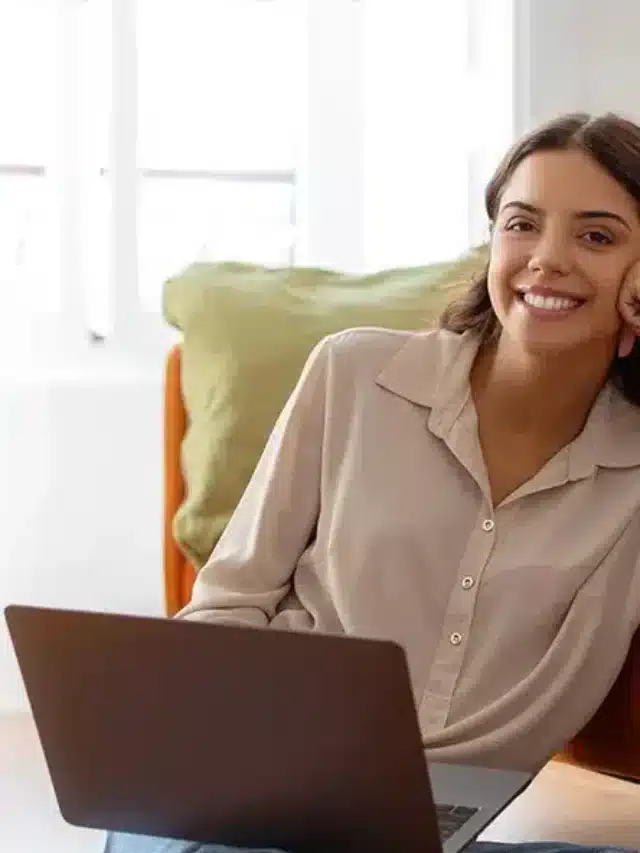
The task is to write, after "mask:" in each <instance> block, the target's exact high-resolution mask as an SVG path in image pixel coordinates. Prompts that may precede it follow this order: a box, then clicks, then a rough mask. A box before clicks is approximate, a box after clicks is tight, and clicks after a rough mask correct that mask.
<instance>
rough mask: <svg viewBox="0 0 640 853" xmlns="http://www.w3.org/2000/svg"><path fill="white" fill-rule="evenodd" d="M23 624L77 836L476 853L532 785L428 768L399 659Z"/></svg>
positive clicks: (385, 648)
mask: <svg viewBox="0 0 640 853" xmlns="http://www.w3.org/2000/svg"><path fill="white" fill-rule="evenodd" d="M5 615H6V619H7V624H8V626H9V632H10V635H11V638H12V642H13V645H14V648H15V651H16V654H17V658H18V662H19V666H20V669H21V672H22V677H23V680H24V683H25V687H26V690H27V694H28V697H29V702H30V705H31V709H32V712H33V716H34V719H35V723H36V727H37V729H38V733H39V737H40V741H41V744H42V748H43V752H44V755H45V758H46V762H47V765H48V769H49V773H50V776H51V780H52V783H53V787H54V790H55V794H56V797H57V801H58V805H59V808H60V811H61V814H62V816H63V817H64V818H65V820H67V821H68V822H69V823H71V824H74V825H78V826H83V827H92V828H96V829H105V830H116V831H124V832H130V833H134V834H143V835H152V836H160V837H167V838H180V839H184V840H186V841H195V842H201V843H207V842H209V843H214V842H215V843H219V844H228V845H235V846H240V847H248V848H252V847H259V848H261V849H263V850H264V849H266V848H274V849H278V850H285V851H290V853H327V851H329V850H330V851H331V853H363V851H366V853H389V851H390V850H393V851H395V853H458V851H460V850H463V849H464V847H465V846H466V845H468V844H469V843H470V842H471V841H473V840H474V839H475V838H476V836H477V835H478V834H479V833H480V832H481V831H482V830H483V829H484V828H485V827H486V826H487V825H488V824H489V823H490V822H491V821H492V820H493V819H494V818H495V817H496V815H498V814H499V813H500V812H501V811H502V810H503V809H504V808H505V807H506V806H507V805H508V803H510V802H511V801H512V800H513V799H514V798H515V797H516V796H517V795H518V794H519V793H520V792H521V791H522V790H523V789H524V788H525V787H526V786H527V785H528V783H529V782H530V781H531V778H532V776H531V774H527V773H521V772H511V771H501V770H489V769H482V768H477V767H458V766H450V765H444V764H433V763H432V764H430V766H429V767H427V763H426V761H425V757H424V751H423V746H422V740H421V735H420V730H419V726H418V718H417V714H416V709H415V705H414V701H413V695H412V691H411V686H410V681H409V672H408V667H407V661H406V656H405V653H404V651H403V649H402V648H401V647H400V646H399V645H396V644H395V643H393V642H389V641H384V640H373V639H356V638H353V637H344V636H330V635H324V634H317V633H297V632H296V633H294V632H288V631H281V630H273V631H269V630H267V631H265V630H261V629H258V628H249V627H236V626H229V625H227V626H225V625H214V624H206V623H199V622H189V621H181V620H170V619H163V618H152V617H136V616H124V615H114V614H106V613H89V612H80V611H70V610H59V609H46V608H36V607H26V606H15V605H13V606H9V607H8V608H7V609H6V611H5Z"/></svg>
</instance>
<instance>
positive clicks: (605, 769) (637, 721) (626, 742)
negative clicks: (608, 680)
mask: <svg viewBox="0 0 640 853" xmlns="http://www.w3.org/2000/svg"><path fill="white" fill-rule="evenodd" d="M564 756H565V757H566V758H567V759H568V760H569V761H571V762H572V763H575V764H580V765H582V766H583V767H588V768H590V769H592V770H597V771H599V772H602V773H609V774H611V775H613V776H621V777H624V778H628V779H635V780H637V781H640V630H639V631H638V633H637V634H636V636H635V638H634V640H633V642H632V644H631V648H630V650H629V656H628V657H627V661H626V663H625V665H624V668H623V670H622V672H621V673H620V675H619V677H618V680H617V681H616V683H615V685H614V686H613V688H612V690H611V692H610V693H609V695H608V697H607V698H606V700H605V701H604V703H603V705H602V707H601V708H600V709H599V711H598V712H597V714H596V715H595V716H594V717H593V719H592V720H591V722H590V723H589V724H588V725H587V726H586V727H585V728H584V729H583V731H582V732H581V733H580V734H579V735H578V736H577V737H576V738H575V739H574V740H573V741H572V742H571V743H570V744H569V745H568V747H567V749H566V751H565V754H564Z"/></svg>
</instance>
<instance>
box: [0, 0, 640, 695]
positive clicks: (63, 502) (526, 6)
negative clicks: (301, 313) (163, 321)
mask: <svg viewBox="0 0 640 853" xmlns="http://www.w3.org/2000/svg"><path fill="white" fill-rule="evenodd" d="M496 2H497V0H496ZM501 2H502V0H501ZM514 2H515V13H516V15H515V27H516V36H517V39H516V47H517V61H516V66H515V71H516V74H515V80H514V92H515V124H516V127H517V129H518V131H520V130H524V129H525V128H527V127H529V126H531V125H532V124H534V123H536V122H538V121H540V120H543V119H545V118H548V117H549V116H551V115H553V114H555V113H557V112H559V111H563V110H569V109H580V108H584V109H591V110H596V111H601V110H606V109H617V110H621V111H623V112H626V113H628V114H629V115H631V116H632V117H634V116H635V117H636V118H640V97H639V96H638V84H637V81H638V79H640V73H639V72H640V51H638V44H640V3H638V2H637V0H607V2H606V3H601V2H598V0H579V1H578V0H514ZM372 8H374V9H375V10H377V15H379V17H378V19H377V21H378V24H377V25H378V26H379V27H380V26H382V25H383V23H384V14H385V12H384V3H379V4H378V5H377V6H375V4H374V6H372ZM479 8H480V9H481V8H482V3H481V2H480V3H479ZM487 29H488V33H487V35H486V37H487V38H488V39H489V38H491V33H494V34H495V32H496V30H495V28H487ZM420 45H421V39H420V38H418V37H414V44H413V48H412V50H414V51H418V50H419V49H420ZM487 55H488V56H491V51H489V52H488V54H487ZM505 55H506V54H503V58H504V56H505ZM370 59H371V57H369V60H368V61H370ZM407 64H409V62H407ZM491 73H493V74H494V81H495V73H496V71H495V69H494V71H493V72H491ZM491 73H489V74H488V77H487V80H490V79H491ZM379 77H380V78H381V79H382V78H384V75H379ZM431 82H433V80H428V79H427V80H425V81H424V83H423V84H421V86H417V87H415V88H414V96H415V97H418V96H419V92H420V89H421V87H422V86H428V85H430V83H431ZM436 82H437V83H438V84H439V85H440V86H441V87H442V91H443V92H444V91H446V90H445V88H444V87H446V85H447V82H446V76H444V75H443V79H439V80H437V81H436ZM498 82H500V81H498ZM503 82H504V81H503ZM356 85H359V84H358V83H357V80H356V79H355V78H354V81H352V88H353V90H355V86H356ZM484 89H486V91H484ZM484 89H483V87H480V88H479V94H478V97H479V98H480V97H481V96H482V93H483V91H484V95H485V96H486V98H487V105H488V106H487V110H488V111H489V114H490V107H491V103H492V102H491V100H490V99H491V96H492V92H491V85H490V84H489V83H487V84H486V86H485V87H484ZM505 91H508V86H507V87H506V89H503V90H502V94H501V95H500V97H504V92H505ZM372 96H375V92H372V90H369V97H372ZM381 98H384V99H386V103H387V104H388V106H389V108H390V109H391V108H392V109H393V113H394V115H395V117H396V121H397V122H400V123H401V120H402V109H401V108H404V109H406V110H407V111H408V112H407V116H408V119H410V121H409V127H410V129H411V132H412V133H413V134H414V136H413V137H412V141H411V144H407V145H403V144H402V138H401V137H400V140H399V142H398V143H397V147H396V149H395V152H391V154H390V153H389V151H388V150H387V151H386V152H385V151H383V150H382V149H379V150H378V151H377V153H376V152H374V154H373V155H371V157H370V159H369V161H368V168H369V170H370V171H369V176H368V180H369V184H368V185H367V184H366V180H365V186H364V188H363V190H362V192H363V195H364V196H365V197H368V199H369V201H370V203H371V204H372V205H374V204H375V205H377V208H376V209H373V208H371V209H369V210H367V211H366V213H367V217H366V228H365V229H364V235H365V236H364V238H363V237H362V235H363V230H362V222H359V223H358V224H357V227H356V231H357V233H358V234H359V235H360V238H359V239H365V240H368V241H369V244H370V245H373V244H374V243H375V241H376V240H380V241H381V242H380V243H379V244H378V252H379V257H380V259H383V258H384V257H386V256H387V253H391V252H392V251H395V249H393V248H392V244H393V246H396V247H397V246H398V245H405V247H406V253H407V257H406V262H407V263H412V262H415V261H419V260H420V258H419V256H418V255H413V254H412V253H413V252H415V251H416V248H415V247H416V245H418V242H419V241H420V239H421V234H420V232H419V231H414V232H412V233H410V234H402V233H400V234H398V233H397V232H393V236H392V238H391V240H390V242H386V241H385V233H387V231H386V229H387V228H389V229H393V228H394V221H393V220H394V206H397V205H400V204H402V194H401V193H399V191H398V186H399V184H398V183H394V180H393V175H391V178H392V179H391V180H390V179H389V177H390V175H389V174H386V173H385V174H384V175H383V176H382V177H383V180H382V181H381V182H379V183H377V184H376V185H375V186H374V185H373V184H371V181H372V180H374V177H375V174H376V171H378V172H379V169H381V168H387V169H391V168H392V164H393V161H394V158H395V162H396V164H397V167H398V175H401V176H402V177H403V179H405V180H407V181H410V180H411V176H412V174H413V175H415V174H419V176H420V180H421V181H423V180H424V179H425V175H426V174H427V173H428V169H427V171H426V172H425V171H424V168H422V171H419V172H418V173H415V172H412V168H411V163H410V159H411V157H412V158H413V162H414V164H415V165H416V166H417V168H418V169H420V168H421V166H420V162H421V160H420V158H421V157H422V156H423V151H422V140H423V139H424V133H425V128H424V125H423V124H422V123H421V122H420V120H419V117H416V114H415V112H414V110H415V102H414V101H412V100H410V99H409V100H408V101H405V103H404V105H403V103H402V100H401V99H399V98H398V99H396V98H395V95H394V92H393V90H392V89H389V88H387V90H386V91H385V92H384V93H381ZM479 112H480V113H481V114H482V110H480V111H479ZM409 114H410V115H409ZM374 128H375V121H373V122H372V123H371V124H370V125H369V130H370V132H372V129H374ZM401 131H402V127H401V126H400V127H399V132H401ZM327 132H331V133H333V132H334V128H333V127H332V126H331V125H330V126H329V127H328V131H327ZM501 132H502V131H501ZM336 150H337V151H338V152H339V151H340V147H339V146H338V148H337V149H336ZM403 152H404V153H405V154H406V156H407V159H406V160H403V161H402V162H398V156H402V154H403ZM351 156H353V154H351ZM376 158H378V159H376ZM385 163H386V164H387V165H386V166H385V165H384V164H385ZM423 167H424V164H423ZM341 168H342V167H341ZM334 171H335V173H336V174H340V168H336V169H335V170H334ZM325 180H328V178H327V177H326V175H325ZM361 180H362V175H360V174H359V175H358V176H357V177H356V178H355V179H354V181H353V187H357V186H359V185H360V182H361ZM353 187H352V188H351V189H353ZM413 189H415V188H413ZM327 191H328V190H327ZM367 194H368V196H367ZM423 194H424V189H423V188H420V194H419V195H417V194H416V193H415V192H414V194H413V196H412V197H413V199H414V202H415V201H418V202H419V201H420V198H421V197H422V195H423ZM376 199H377V201H376ZM341 221H343V220H341ZM367 229H368V230H367ZM389 233H392V232H391V231H389ZM343 236H344V235H343ZM398 240H400V242H399V243H398V242H397V241H398ZM402 241H404V243H403V242H402ZM416 241H418V242H416ZM360 248H361V247H360V246H359V247H358V251H356V252H355V254H353V253H352V251H351V250H350V249H349V248H348V247H347V245H346V244H345V243H344V240H343V242H342V243H341V244H340V251H339V252H337V255H339V256H340V257H341V258H342V260H343V261H345V262H349V260H350V259H351V262H352V263H353V264H354V265H355V264H357V262H358V257H357V256H358V254H359V251H360ZM330 250H331V247H326V248H325V251H326V252H329V251H330ZM388 256H389V257H391V255H390V254H389V255H388ZM316 260H318V259H316ZM89 356H91V358H90V357H89ZM20 363H21V362H20V358H19V357H18V356H17V355H14V356H13V357H12V358H11V360H10V361H8V362H7V360H6V359H5V358H4V357H0V607H4V606H5V605H6V604H7V603H9V602H29V603H39V604H45V605H64V606H69V607H86V608H91V609H104V610H116V611H125V612H138V613H160V612H161V610H162V572H161V564H162V563H161V531H162V528H161V512H162V474H161V459H162V445H161V435H162V434H161V430H162V394H161V388H162V361H161V358H160V356H159V355H158V356H157V357H156V358H155V359H151V360H147V361H146V362H141V361H140V359H139V357H137V356H135V355H133V354H132V355H130V356H128V357H124V356H123V357H122V358H121V359H120V360H119V361H117V360H115V359H114V357H113V356H112V355H110V354H108V353H100V351H98V352H94V353H92V354H91V353H85V354H84V355H83V356H82V358H80V357H79V356H78V354H77V353H76V355H75V356H74V358H73V359H71V360H68V361H67V362H63V361H59V362H57V363H50V362H41V363H40V364H36V365H34V367H33V369H30V370H29V371H28V372H27V371H26V370H25V369H22V372H21V371H20V370H18V369H17V367H18V365H19V364H20ZM24 701H25V700H24V695H23V692H22V689H21V686H20V680H19V677H18V673H17V670H16V667H15V663H14V660H13V655H12V652H11V651H10V648H9V642H8V638H7V636H6V632H5V631H4V627H3V626H2V627H0V711H2V710H6V709H11V708H19V707H23V706H24Z"/></svg>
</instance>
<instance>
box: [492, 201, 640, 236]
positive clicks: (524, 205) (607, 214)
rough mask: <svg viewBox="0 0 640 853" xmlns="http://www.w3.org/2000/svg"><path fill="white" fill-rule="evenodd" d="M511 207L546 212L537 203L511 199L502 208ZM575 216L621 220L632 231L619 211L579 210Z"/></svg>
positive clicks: (538, 213) (538, 212)
mask: <svg viewBox="0 0 640 853" xmlns="http://www.w3.org/2000/svg"><path fill="white" fill-rule="evenodd" d="M509 207H515V208H518V209H519V210H524V211H526V212H527V213H534V214H536V215H537V216H541V215H543V214H544V211H543V210H541V208H539V207H536V206H535V204H529V203H528V202H526V201H510V202H508V203H507V204H505V206H504V207H503V208H502V209H503V210H506V209H507V208H509ZM574 216H575V217H576V218H577V219H613V220H614V221H615V222H619V223H620V224H621V225H624V227H625V228H626V229H627V231H631V226H630V225H629V223H628V222H627V220H626V219H624V218H623V217H622V216H620V215H619V214H617V213H613V212H612V211H610V210H578V211H577V212H576V213H575V214H574Z"/></svg>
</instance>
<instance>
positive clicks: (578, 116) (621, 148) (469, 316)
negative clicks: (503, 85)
mask: <svg viewBox="0 0 640 853" xmlns="http://www.w3.org/2000/svg"><path fill="white" fill-rule="evenodd" d="M568 149H573V150H576V149H577V150H579V151H584V152H585V153H586V154H589V155H590V156H591V157H592V158H593V159H594V160H595V161H596V162H597V163H599V164H600V166H602V168H603V169H605V170H606V171H607V172H608V173H609V175H611V177H612V178H614V180H616V181H617V182H618V183H619V184H621V185H622V186H623V187H624V188H625V189H626V190H627V192H628V193H630V195H632V196H633V198H634V199H635V200H636V201H637V202H638V204H639V205H640V127H638V125H636V124H634V123H633V122H631V121H628V120H627V119H624V118H621V117H620V116H617V115H614V114H612V113H607V114H606V115H602V116H591V115H589V114H587V113H573V114H570V115H565V116H561V117H560V118H557V119H554V120H553V121H550V122H548V123H547V124H544V125H542V127H539V128H538V129H537V130H534V131H532V132H531V133H529V134H527V135H526V136H524V137H523V138H522V139H520V140H519V141H518V142H516V144H515V145H514V146H513V147H512V148H511V149H510V151H508V152H507V154H506V156H505V157H504V159H503V160H502V162H501V163H500V165H499V166H498V168H497V169H496V171H495V173H494V175H493V177H492V178H491V180H490V181H489V184H488V185H487V188H486V191H485V209H486V212H487V216H488V218H489V222H490V223H493V222H494V221H495V219H496V216H497V213H498V208H499V205H500V198H501V195H502V192H503V190H504V188H505V187H506V185H507V183H508V182H509V180H510V179H511V176H512V175H513V173H514V172H515V170H516V169H517V167H518V166H519V165H520V163H521V162H522V161H523V160H524V159H525V158H526V157H528V156H529V155H531V154H534V153H536V152H538V151H563V150H568ZM440 325H441V326H442V327H443V328H445V329H449V330H450V331H452V332H460V333H461V332H466V331H468V330H473V331H475V332H477V333H478V334H479V335H480V336H481V337H482V339H483V340H489V339H491V338H493V337H495V336H497V335H498V333H499V331H500V322H499V320H498V318H497V316H496V314H495V311H494V310H493V306H492V305H491V300H490V298H489V287H488V264H487V266H486V267H485V269H484V271H483V272H482V273H481V274H480V275H478V276H477V277H475V278H474V279H473V280H472V282H471V284H470V286H469V288H468V290H467V292H466V293H464V294H463V295H462V296H461V297H460V298H458V299H456V300H454V301H453V302H452V303H451V304H450V305H449V306H447V308H445V310H444V312H443V314H442V317H441V318H440ZM611 380H612V382H613V383H614V384H615V386H616V387H617V388H618V389H619V390H620V391H621V392H622V393H623V394H624V396H625V397H626V398H627V399H628V400H630V401H631V402H632V403H634V404H635V405H638V406H640V344H639V342H638V340H637V339H636V342H635V346H634V348H633V351H632V352H631V355H629V356H628V357H627V358H624V359H619V358H616V359H615V360H614V362H613V364H612V366H611Z"/></svg>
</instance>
